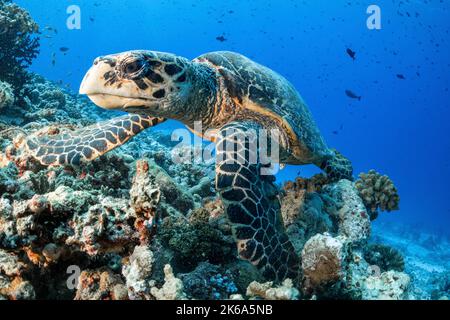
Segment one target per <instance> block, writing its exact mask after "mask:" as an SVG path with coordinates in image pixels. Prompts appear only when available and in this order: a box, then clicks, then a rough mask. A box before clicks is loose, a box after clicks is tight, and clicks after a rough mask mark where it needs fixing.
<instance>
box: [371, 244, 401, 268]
mask: <svg viewBox="0 0 450 320" xmlns="http://www.w3.org/2000/svg"><path fill="white" fill-rule="evenodd" d="M364 259H366V261H367V263H369V264H370V265H373V266H378V267H379V268H380V270H381V271H382V272H385V271H389V270H394V271H403V270H404V269H405V261H404V260H403V255H402V254H401V253H400V251H398V250H397V249H395V248H392V247H389V246H386V245H383V244H370V245H369V246H368V247H366V248H365V250H364Z"/></svg>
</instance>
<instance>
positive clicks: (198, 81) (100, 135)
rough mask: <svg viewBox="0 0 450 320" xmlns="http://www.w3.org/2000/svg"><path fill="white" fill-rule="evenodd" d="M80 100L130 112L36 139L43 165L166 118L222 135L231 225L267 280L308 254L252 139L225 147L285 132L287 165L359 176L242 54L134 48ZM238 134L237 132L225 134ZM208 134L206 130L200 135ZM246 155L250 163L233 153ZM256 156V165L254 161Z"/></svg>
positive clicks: (223, 188)
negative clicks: (191, 55)
mask: <svg viewBox="0 0 450 320" xmlns="http://www.w3.org/2000/svg"><path fill="white" fill-rule="evenodd" d="M80 94H86V95H88V96H89V98H90V99H91V100H92V101H93V102H94V103H95V104H97V105H98V106H100V107H102V108H106V109H115V110H122V111H126V112H128V114H127V115H125V116H121V117H117V118H114V119H111V120H109V121H105V122H101V123H98V124H95V125H93V126H90V127H86V128H82V129H79V130H77V131H73V132H67V133H63V134H60V135H56V136H49V137H40V138H34V139H29V140H28V141H27V147H28V149H29V150H30V151H31V153H32V155H33V156H34V157H35V158H36V159H38V160H39V161H40V162H41V163H42V164H44V165H66V164H71V165H78V164H80V163H81V162H86V161H91V160H93V159H95V158H97V157H99V156H101V155H103V154H104V153H106V152H108V151H110V150H112V149H113V148H115V147H118V146H120V145H122V144H124V143H125V142H127V141H128V140H129V139H130V138H131V137H133V136H135V135H137V134H138V133H140V132H141V131H143V130H144V129H146V128H149V127H153V126H155V125H157V124H159V123H162V122H164V121H166V119H174V120H178V121H180V122H182V123H183V124H185V125H186V126H187V127H188V128H190V129H191V130H194V122H195V121H201V122H202V126H203V128H205V130H206V129H209V130H215V134H214V135H213V136H212V137H211V140H213V141H214V142H215V144H216V157H217V160H216V181H215V185H216V189H217V192H218V193H219V195H220V197H221V198H222V200H223V203H224V206H225V211H226V213H227V215H228V217H229V220H230V223H231V224H232V230H233V235H234V237H235V239H236V243H237V251H238V254H239V257H240V258H241V259H245V260H248V261H250V262H251V263H252V264H253V265H255V266H257V268H258V269H259V270H260V271H261V273H262V274H263V276H265V277H266V278H267V279H271V280H275V281H281V280H283V279H285V278H287V277H289V278H295V277H296V276H297V275H298V274H299V258H298V255H297V254H296V253H295V251H294V247H293V245H292V243H291V242H290V240H289V238H288V236H287V234H286V232H285V229H284V226H283V221H282V217H281V214H280V202H279V198H278V196H277V188H276V187H275V185H274V180H275V179H274V177H273V175H263V174H262V173H261V169H262V167H263V165H262V163H261V161H260V159H261V155H260V149H257V151H256V153H257V155H256V158H255V159H256V161H249V159H250V157H255V152H254V151H252V150H250V144H249V143H247V142H248V141H247V142H246V143H240V144H238V147H237V148H234V149H226V148H223V147H220V146H223V145H224V144H225V142H231V140H233V142H236V139H235V138H236V133H242V134H244V135H245V134H246V133H248V132H250V131H252V132H256V133H257V134H258V133H260V132H262V130H263V129H264V130H267V129H277V130H279V132H280V137H279V140H278V143H277V144H278V146H279V148H278V150H279V155H280V157H279V162H280V164H315V165H317V166H318V167H320V168H321V169H322V170H323V171H324V172H325V173H326V175H327V176H328V178H330V179H332V180H338V179H341V178H347V179H351V177H352V166H351V162H350V161H349V160H347V159H346V158H344V157H343V156H342V155H341V154H340V153H338V152H337V151H335V150H334V149H330V148H328V147H327V145H326V144H325V142H324V139H323V138H322V136H321V134H320V132H319V130H318V128H317V126H316V124H315V123H314V121H313V118H312V116H311V113H310V111H309V110H308V107H307V105H306V104H305V102H304V101H303V99H302V98H301V97H300V95H299V93H298V92H297V91H296V90H295V88H294V87H293V86H292V85H291V84H290V83H289V82H288V81H287V80H286V79H285V78H283V77H282V76H281V75H279V74H277V73H276V72H274V71H272V70H270V69H269V68H267V67H264V66H262V65H260V64H258V63H256V62H254V61H252V60H250V59H248V58H246V57H245V56H243V55H240V54H237V53H233V52H212V53H207V54H204V55H202V56H200V57H198V58H196V59H194V60H188V59H185V58H183V57H180V56H177V55H174V54H170V53H162V52H155V51H143V50H142V51H128V52H124V53H119V54H113V55H107V56H103V57H99V58H97V59H96V60H95V61H94V63H93V66H92V67H91V68H90V70H89V71H88V72H87V73H86V75H85V77H84V79H83V81H82V83H81V86H80ZM230 129H233V130H234V131H233V132H234V133H233V134H231V135H230V134H226V133H227V132H228V130H230ZM196 133H197V134H202V133H201V132H196ZM239 150H240V151H242V150H244V153H243V155H244V156H243V157H244V159H241V161H234V162H231V163H230V162H229V159H230V154H231V155H232V156H237V153H238V151H239ZM255 159H253V160H255Z"/></svg>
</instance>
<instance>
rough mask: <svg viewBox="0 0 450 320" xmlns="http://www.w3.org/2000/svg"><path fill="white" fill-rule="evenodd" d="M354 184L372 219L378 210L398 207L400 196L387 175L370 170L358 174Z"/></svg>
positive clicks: (392, 209) (389, 209)
mask: <svg viewBox="0 0 450 320" xmlns="http://www.w3.org/2000/svg"><path fill="white" fill-rule="evenodd" d="M355 186H356V188H357V189H358V192H359V194H360V196H361V198H362V200H363V202H364V205H365V206H366V208H367V210H369V211H370V214H371V219H372V220H374V219H375V218H376V217H377V215H378V214H377V212H378V210H381V211H388V212H390V211H394V210H398V209H399V202H400V196H399V195H398V192H397V188H396V187H395V186H394V183H393V182H392V180H391V179H390V178H389V177H388V176H386V175H381V174H379V173H378V172H376V171H375V170H370V171H369V172H368V173H361V174H360V175H359V179H358V180H357V181H356V183H355Z"/></svg>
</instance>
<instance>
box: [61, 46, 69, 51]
mask: <svg viewBox="0 0 450 320" xmlns="http://www.w3.org/2000/svg"><path fill="white" fill-rule="evenodd" d="M59 51H61V52H67V51H69V48H67V47H61V48H59Z"/></svg>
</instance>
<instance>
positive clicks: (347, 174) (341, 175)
mask: <svg viewBox="0 0 450 320" xmlns="http://www.w3.org/2000/svg"><path fill="white" fill-rule="evenodd" d="M330 151H331V156H329V157H327V158H326V159H325V160H323V161H322V162H321V163H319V167H320V168H321V169H322V170H323V171H325V173H326V174H327V177H328V179H329V180H330V181H339V180H341V179H347V180H353V166H352V163H351V161H350V160H348V159H347V158H346V157H344V156H343V155H342V154H341V153H340V152H339V151H337V150H335V149H331V150H330Z"/></svg>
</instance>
